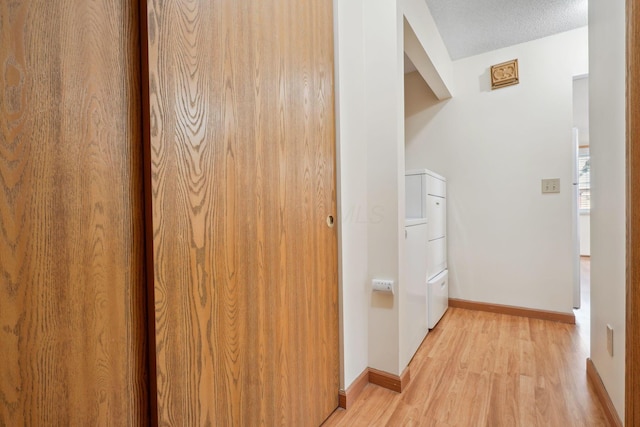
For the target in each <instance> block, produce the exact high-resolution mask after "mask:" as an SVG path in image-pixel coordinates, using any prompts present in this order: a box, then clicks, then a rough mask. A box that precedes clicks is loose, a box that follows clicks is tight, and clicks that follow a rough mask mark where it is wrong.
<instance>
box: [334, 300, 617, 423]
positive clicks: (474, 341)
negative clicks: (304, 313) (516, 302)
mask: <svg viewBox="0 0 640 427" xmlns="http://www.w3.org/2000/svg"><path fill="white" fill-rule="evenodd" d="M587 351H588V350H587V349H586V347H585V346H584V345H583V340H582V338H581V336H580V333H579V330H578V327H576V326H575V325H569V324H564V323H558V322H550V321H544V320H537V319H529V318H523V317H515V316H507V315H501V314H493V313H486V312H479V311H470V310H464V309H456V308H450V309H449V310H448V311H447V313H446V315H445V316H444V318H443V319H442V320H441V321H440V323H439V324H438V326H437V327H436V328H435V329H434V330H432V331H431V332H430V333H429V335H427V338H426V339H425V341H424V342H423V343H422V346H421V347H420V349H419V350H418V352H417V353H416V355H415V357H414V358H413V360H412V362H411V365H410V366H411V376H412V378H411V382H410V383H409V386H408V387H407V389H406V391H405V392H404V393H402V394H398V393H394V392H392V391H389V390H386V389H383V388H380V387H378V386H375V385H372V384H369V385H367V386H366V388H365V389H364V391H363V392H362V394H361V396H360V398H359V399H358V400H357V401H356V402H355V403H354V404H353V406H352V407H351V408H350V409H349V410H348V411H345V410H343V409H338V410H336V411H335V412H334V413H333V414H332V416H331V417H330V418H329V419H328V420H327V421H326V422H325V424H324V426H383V425H385V426H386V425H388V426H491V427H494V426H509V427H513V426H523V427H525V426H526V427H529V426H562V427H565V426H576V427H577V426H580V427H584V426H606V425H607V422H606V419H605V416H604V412H603V409H602V407H601V405H600V403H599V402H598V401H597V398H596V395H595V393H594V390H593V388H592V386H591V385H589V384H588V383H587V376H586V368H585V363H586V358H587V356H588V353H587Z"/></svg>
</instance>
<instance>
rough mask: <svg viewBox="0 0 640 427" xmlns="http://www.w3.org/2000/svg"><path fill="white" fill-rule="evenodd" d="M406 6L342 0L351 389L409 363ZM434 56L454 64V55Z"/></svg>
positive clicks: (341, 182) (343, 269)
mask: <svg viewBox="0 0 640 427" xmlns="http://www.w3.org/2000/svg"><path fill="white" fill-rule="evenodd" d="M411 1H413V4H412V5H411V11H410V14H414V13H415V14H418V15H419V16H423V15H425V14H428V9H427V6H426V3H424V2H421V1H419V0H411ZM404 6H405V3H404V0H334V11H335V36H336V39H335V40H336V41H335V48H336V58H337V59H336V94H337V96H336V109H337V110H336V111H337V115H336V116H337V144H338V159H337V161H338V204H339V210H340V219H341V220H340V221H339V225H338V226H339V239H340V241H339V246H340V247H339V252H340V253H339V260H340V334H341V335H340V337H341V340H340V345H341V359H340V360H341V375H340V380H341V388H343V389H346V388H348V387H349V386H350V385H351V384H352V383H353V381H354V380H355V379H356V378H357V376H358V375H360V373H362V372H363V370H364V369H366V368H367V367H372V368H376V369H379V370H383V371H386V372H389V373H391V374H396V375H399V374H401V373H402V371H403V370H404V368H405V367H406V357H404V358H402V360H401V357H400V355H401V354H402V351H403V348H404V347H406V343H405V337H404V336H403V335H402V333H401V331H403V326H402V325H403V322H406V321H407V320H406V319H405V318H404V317H403V316H401V315H400V313H401V312H402V305H403V304H406V303H407V301H406V292H405V289H404V287H403V286H404V271H403V269H402V268H401V267H400V266H401V265H402V261H403V259H404V253H403V251H404V148H405V147H404V140H405V138H404V124H405V120H404V90H403V88H404V49H403V44H404V37H403V31H404V29H403V24H404V14H405V12H406V11H405V10H404ZM421 8H422V9H421ZM414 21H415V19H414ZM420 34H421V35H424V34H422V33H420ZM429 43H430V44H431V45H433V46H440V47H442V41H441V40H439V41H438V42H437V43H436V41H434V40H433V38H432V39H430V40H429ZM431 56H432V57H433V58H436V59H437V61H436V62H437V64H435V65H436V66H437V67H436V68H437V69H438V70H440V69H447V61H446V58H442V57H441V56H438V55H431ZM442 79H444V80H450V77H442ZM373 278H383V279H392V280H394V282H395V283H396V294H395V295H384V294H379V293H373V292H372V291H371V286H370V283H371V280H372V279H373Z"/></svg>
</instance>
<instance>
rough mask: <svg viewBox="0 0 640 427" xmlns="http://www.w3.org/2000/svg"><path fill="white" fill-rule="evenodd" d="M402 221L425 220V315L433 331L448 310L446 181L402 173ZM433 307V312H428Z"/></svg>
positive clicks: (413, 172) (425, 174)
mask: <svg viewBox="0 0 640 427" xmlns="http://www.w3.org/2000/svg"><path fill="white" fill-rule="evenodd" d="M405 191H406V197H405V200H406V206H405V208H406V217H407V219H411V218H426V219H427V258H426V260H425V261H426V265H427V274H426V277H425V281H426V286H427V300H428V301H427V306H428V308H427V312H428V323H429V328H433V327H434V326H435V325H436V323H438V321H439V320H440V318H441V317H442V315H443V314H444V312H445V311H446V310H447V308H448V306H449V284H448V272H447V203H446V202H447V197H446V194H447V180H446V179H445V178H444V177H443V176H441V175H438V174H436V173H434V172H432V171H430V170H428V169H416V170H408V171H406V173H405ZM432 307H433V310H432Z"/></svg>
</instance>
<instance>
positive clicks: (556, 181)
mask: <svg viewBox="0 0 640 427" xmlns="http://www.w3.org/2000/svg"><path fill="white" fill-rule="evenodd" d="M542 192H543V193H559V192H560V178H552V179H543V180H542Z"/></svg>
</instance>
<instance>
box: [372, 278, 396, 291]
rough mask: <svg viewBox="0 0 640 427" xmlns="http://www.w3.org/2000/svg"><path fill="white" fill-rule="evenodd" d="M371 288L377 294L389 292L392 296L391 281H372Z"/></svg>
mask: <svg viewBox="0 0 640 427" xmlns="http://www.w3.org/2000/svg"><path fill="white" fill-rule="evenodd" d="M371 288H373V290H374V291H378V292H389V293H391V294H393V280H384V279H373V280H372V281H371Z"/></svg>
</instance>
